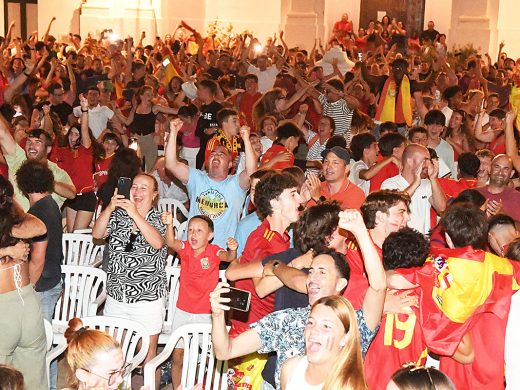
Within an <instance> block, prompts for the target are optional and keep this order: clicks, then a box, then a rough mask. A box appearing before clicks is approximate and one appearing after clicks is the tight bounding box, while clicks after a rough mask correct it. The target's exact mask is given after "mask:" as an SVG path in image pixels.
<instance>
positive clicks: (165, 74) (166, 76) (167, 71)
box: [155, 47, 182, 85]
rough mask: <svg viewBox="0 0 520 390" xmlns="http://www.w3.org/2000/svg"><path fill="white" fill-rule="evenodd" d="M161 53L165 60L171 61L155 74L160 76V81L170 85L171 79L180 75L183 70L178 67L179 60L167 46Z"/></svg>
mask: <svg viewBox="0 0 520 390" xmlns="http://www.w3.org/2000/svg"><path fill="white" fill-rule="evenodd" d="M161 54H162V56H163V61H165V60H168V61H169V63H168V65H166V66H165V67H164V68H162V69H160V70H158V71H157V72H156V73H155V76H156V77H159V78H160V79H159V81H160V82H161V83H162V84H163V85H168V83H169V82H170V80H171V79H173V78H174V77H175V76H179V75H180V74H181V73H182V71H181V70H180V69H179V68H178V67H177V66H178V65H177V61H175V59H174V58H173V54H172V52H171V51H170V50H169V49H168V48H167V47H165V48H164V49H163V50H162V52H161Z"/></svg>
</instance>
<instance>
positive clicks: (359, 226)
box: [338, 210, 386, 330]
mask: <svg viewBox="0 0 520 390" xmlns="http://www.w3.org/2000/svg"><path fill="white" fill-rule="evenodd" d="M338 226H339V227H340V228H341V229H345V230H347V231H350V232H352V234H354V237H356V240H357V242H358V245H359V247H360V248H361V254H362V256H363V263H364V265H365V271H366V275H367V279H368V284H369V286H368V290H367V292H366V295H365V299H364V300H363V316H364V318H365V322H366V324H367V326H368V327H369V328H370V329H372V330H375V329H376V328H377V326H378V325H379V323H380V321H381V315H382V314H383V307H384V304H385V294H386V274H385V270H384V269H383V263H382V260H381V258H380V257H379V255H378V253H377V250H376V248H375V246H374V243H373V242H372V239H371V238H370V235H369V233H368V230H367V228H366V226H365V223H364V222H363V217H362V216H361V213H360V212H359V211H357V210H345V211H342V212H340V214H339V225H338Z"/></svg>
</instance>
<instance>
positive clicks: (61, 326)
mask: <svg viewBox="0 0 520 390" xmlns="http://www.w3.org/2000/svg"><path fill="white" fill-rule="evenodd" d="M61 273H62V275H63V278H64V283H63V293H62V295H61V297H60V299H59V300H58V303H57V304H56V309H55V310H54V317H53V319H52V328H53V331H54V343H57V344H61V343H62V342H63V341H64V337H63V334H64V333H65V330H67V326H68V322H69V320H70V319H71V318H74V317H87V316H95V315H96V312H97V310H98V307H99V305H101V303H103V302H104V301H105V299H106V284H107V275H106V274H105V272H104V271H103V270H101V269H99V268H94V267H88V266H81V265H62V266H61Z"/></svg>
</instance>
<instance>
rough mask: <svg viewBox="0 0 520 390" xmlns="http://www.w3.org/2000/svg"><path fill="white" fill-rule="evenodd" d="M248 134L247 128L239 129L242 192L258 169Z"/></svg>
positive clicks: (239, 179)
mask: <svg viewBox="0 0 520 390" xmlns="http://www.w3.org/2000/svg"><path fill="white" fill-rule="evenodd" d="M249 132H250V129H249V127H247V126H242V127H240V137H242V141H243V142H244V152H245V157H246V169H245V170H243V171H242V172H241V173H240V176H239V177H238V182H239V184H240V188H242V189H243V190H247V189H248V188H249V185H250V181H249V177H250V176H251V175H252V174H253V173H254V172H255V171H256V168H257V167H258V162H257V157H256V154H255V152H254V150H253V146H251V141H250V140H249ZM170 134H171V133H170ZM166 167H168V166H166Z"/></svg>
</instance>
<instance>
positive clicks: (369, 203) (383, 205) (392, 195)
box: [361, 190, 411, 229]
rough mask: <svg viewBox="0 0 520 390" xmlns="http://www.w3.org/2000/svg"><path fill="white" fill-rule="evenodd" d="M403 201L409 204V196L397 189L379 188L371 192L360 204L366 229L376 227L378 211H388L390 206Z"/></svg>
mask: <svg viewBox="0 0 520 390" xmlns="http://www.w3.org/2000/svg"><path fill="white" fill-rule="evenodd" d="M399 202H403V203H404V204H405V205H406V207H409V205H410V202H411V200H410V197H409V196H408V195H407V194H405V193H404V192H400V191H397V190H381V191H376V192H372V193H371V194H369V195H368V196H367V198H366V199H365V202H363V204H362V205H361V214H363V220H364V221H365V225H366V226H367V228H368V229H373V228H375V227H376V214H377V212H378V211H380V212H382V213H388V210H390V208H391V207H393V206H395V205H396V204H398V203H399Z"/></svg>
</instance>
